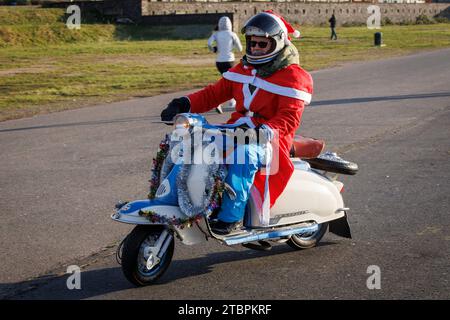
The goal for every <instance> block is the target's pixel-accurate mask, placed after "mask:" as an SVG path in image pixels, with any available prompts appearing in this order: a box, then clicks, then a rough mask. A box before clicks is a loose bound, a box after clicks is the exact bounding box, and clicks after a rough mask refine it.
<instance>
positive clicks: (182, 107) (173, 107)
mask: <svg viewBox="0 0 450 320" xmlns="http://www.w3.org/2000/svg"><path fill="white" fill-rule="evenodd" d="M190 109H191V103H190V101H189V99H188V98H186V97H181V98H176V99H173V100H172V101H171V102H170V103H169V104H168V105H167V108H165V109H164V110H163V111H162V112H161V120H162V121H172V120H173V118H174V117H175V116H176V115H177V114H179V113H184V112H189V110H190Z"/></svg>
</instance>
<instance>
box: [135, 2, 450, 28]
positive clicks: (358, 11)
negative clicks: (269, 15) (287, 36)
mask: <svg viewBox="0 0 450 320" xmlns="http://www.w3.org/2000/svg"><path fill="white" fill-rule="evenodd" d="M370 5H372V3H333V2H330V3H305V2H222V3H215V2H206V3H205V2H203V3H198V2H187V3H182V2H154V1H151V0H143V1H142V15H143V16H151V15H174V16H173V19H174V21H176V16H175V15H176V14H202V13H207V14H211V13H214V14H216V13H218V14H220V13H232V14H233V20H234V21H233V22H234V25H233V28H234V30H235V31H237V30H239V28H240V26H242V25H243V24H244V23H245V21H247V19H249V18H250V17H251V16H253V15H254V14H256V13H258V12H261V11H263V10H269V9H273V10H274V11H276V12H278V13H280V14H281V15H283V16H284V17H285V18H286V19H287V20H288V21H289V22H291V23H297V24H300V25H305V24H306V25H320V24H325V23H327V22H328V19H329V18H330V16H331V14H332V13H333V12H334V14H335V16H336V19H337V23H338V25H342V24H346V23H347V24H349V23H366V21H367V18H368V17H369V16H370V14H369V13H367V8H368V7H369V6H370ZM376 5H378V6H379V7H380V8H381V19H384V18H389V19H390V20H391V21H392V22H394V23H397V22H403V21H415V19H416V17H417V16H419V15H422V14H424V15H426V16H428V17H430V18H433V17H438V16H446V17H448V18H450V5H449V4H444V3H428V4H382V3H377V4H376ZM196 22H197V23H198V18H196V19H193V23H196Z"/></svg>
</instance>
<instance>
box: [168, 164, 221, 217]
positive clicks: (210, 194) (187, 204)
mask: <svg viewBox="0 0 450 320" xmlns="http://www.w3.org/2000/svg"><path fill="white" fill-rule="evenodd" d="M190 169H191V166H190V165H184V166H183V167H182V168H181V170H180V172H179V174H178V177H177V190H178V205H179V206H180V210H181V212H183V213H184V214H186V215H187V216H193V215H203V216H208V215H210V214H211V213H212V212H213V211H214V209H216V208H218V207H219V206H220V205H221V203H220V200H221V196H222V193H223V189H224V186H223V184H224V182H223V181H224V180H225V176H226V167H225V165H223V164H222V165H218V164H211V165H208V166H206V169H207V170H208V175H207V178H206V179H207V181H206V190H205V191H206V196H205V197H204V199H203V204H202V205H200V206H194V204H193V203H192V201H191V198H190V196H189V190H188V186H187V180H188V176H189V173H190Z"/></svg>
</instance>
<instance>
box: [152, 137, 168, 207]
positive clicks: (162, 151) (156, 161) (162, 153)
mask: <svg viewBox="0 0 450 320" xmlns="http://www.w3.org/2000/svg"><path fill="white" fill-rule="evenodd" d="M169 147H170V144H169V136H168V135H166V137H165V138H164V139H163V140H162V141H161V143H160V144H159V150H158V152H157V153H156V158H153V166H152V176H151V177H150V180H149V182H150V192H149V194H148V198H149V199H150V200H151V199H154V198H155V195H156V190H158V187H159V184H160V182H161V168H162V167H163V164H164V160H165V159H166V158H170V157H167V154H168V153H169V149H170V148H169Z"/></svg>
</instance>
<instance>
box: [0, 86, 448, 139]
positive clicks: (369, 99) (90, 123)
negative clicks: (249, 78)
mask: <svg viewBox="0 0 450 320" xmlns="http://www.w3.org/2000/svg"><path fill="white" fill-rule="evenodd" d="M442 97H450V92H435V93H421V94H407V95H398V96H379V97H361V98H349V99H335V100H319V101H313V102H311V104H310V106H313V107H318V106H327V105H336V104H352V103H364V102H377V101H394V100H408V99H429V98H442ZM223 110H224V111H227V112H228V111H234V109H231V108H224V109H223ZM206 114H216V113H215V112H213V111H212V112H208V113H206ZM159 120H160V117H159V116H148V117H130V118H122V119H113V120H96V121H84V122H73V123H59V124H51V125H42V126H34V127H21V128H11V129H0V133H1V132H12V131H27V130H36V129H50V128H64V127H78V126H94V125H103V124H114V123H121V122H133V121H159Z"/></svg>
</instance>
